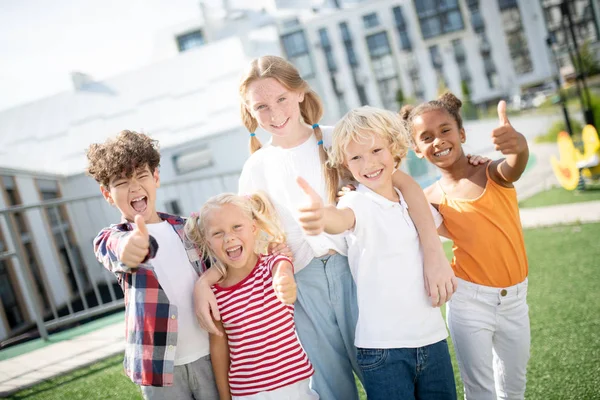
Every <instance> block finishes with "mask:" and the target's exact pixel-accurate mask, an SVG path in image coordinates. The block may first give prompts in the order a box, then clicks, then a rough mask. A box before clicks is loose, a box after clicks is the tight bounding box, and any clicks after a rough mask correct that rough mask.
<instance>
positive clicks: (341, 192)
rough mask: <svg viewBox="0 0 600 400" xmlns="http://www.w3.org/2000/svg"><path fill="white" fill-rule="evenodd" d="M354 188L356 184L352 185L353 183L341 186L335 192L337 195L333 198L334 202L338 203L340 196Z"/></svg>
mask: <svg viewBox="0 0 600 400" xmlns="http://www.w3.org/2000/svg"><path fill="white" fill-rule="evenodd" d="M354 190H356V186H354V185H353V184H351V183H349V184H347V185H346V186H343V187H342V188H341V189H340V191H339V192H337V196H336V198H335V202H336V203H339V202H340V199H341V198H342V197H344V196H345V195H346V193H350V192H352V191H354Z"/></svg>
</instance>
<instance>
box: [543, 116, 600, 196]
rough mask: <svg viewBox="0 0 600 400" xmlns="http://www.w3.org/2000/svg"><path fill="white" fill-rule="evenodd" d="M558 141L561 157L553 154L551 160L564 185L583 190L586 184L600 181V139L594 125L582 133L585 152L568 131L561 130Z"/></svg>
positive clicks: (587, 127)
mask: <svg viewBox="0 0 600 400" xmlns="http://www.w3.org/2000/svg"><path fill="white" fill-rule="evenodd" d="M556 141H557V143H558V152H559V155H560V159H556V157H554V156H553V157H552V158H551V160H550V161H551V162H552V169H553V170H554V174H555V175H556V177H557V178H558V181H559V182H560V184H561V186H562V187H564V188H565V189H567V190H575V189H578V190H583V189H585V186H586V184H587V185H589V184H591V183H593V182H600V139H599V138H598V132H596V128H594V126H593V125H586V126H585V127H584V128H583V132H582V133H581V141H582V148H583V153H582V152H581V151H580V149H579V148H577V147H576V146H575V143H573V139H572V138H571V136H570V135H569V134H568V133H567V132H560V133H559V134H558V138H557V140H556Z"/></svg>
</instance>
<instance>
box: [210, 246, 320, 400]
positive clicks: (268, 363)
mask: <svg viewBox="0 0 600 400" xmlns="http://www.w3.org/2000/svg"><path fill="white" fill-rule="evenodd" d="M282 260H285V261H290V260H289V258H287V257H285V256H282V255H267V256H264V255H261V256H259V259H258V262H257V263H256V266H255V267H254V269H253V270H252V272H251V273H250V274H249V275H248V276H247V277H246V278H244V279H243V280H242V281H240V282H239V283H237V284H236V285H234V286H231V287H227V288H224V287H221V286H219V285H215V286H214V287H213V291H214V292H215V296H216V297H217V303H218V306H219V312H220V314H221V321H222V322H223V327H224V328H225V332H226V333H227V337H228V343H229V355H230V358H231V365H230V367H229V387H230V389H231V394H232V395H233V396H250V395H253V394H256V393H259V392H266V391H270V390H275V389H278V388H280V387H284V386H287V385H291V384H293V383H296V382H299V381H301V380H304V379H307V378H309V377H310V376H312V374H313V373H314V370H313V367H312V365H311V363H310V361H309V360H308V357H307V356H306V353H305V352H304V349H303V348H302V346H301V345H300V341H299V340H298V337H297V336H296V328H295V325H294V306H293V305H291V306H287V305H284V304H283V303H281V302H280V301H279V300H278V299H277V297H276V296H275V290H273V278H272V276H271V270H272V269H273V267H274V266H275V264H277V262H279V261H282Z"/></svg>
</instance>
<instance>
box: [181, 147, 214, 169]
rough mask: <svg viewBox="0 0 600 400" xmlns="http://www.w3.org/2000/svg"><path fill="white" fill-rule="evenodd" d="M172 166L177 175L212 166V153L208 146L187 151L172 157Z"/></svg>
mask: <svg viewBox="0 0 600 400" xmlns="http://www.w3.org/2000/svg"><path fill="white" fill-rule="evenodd" d="M173 164H174V166H175V171H177V175H183V174H187V173H189V172H193V171H197V170H199V169H202V168H208V167H210V166H212V165H213V155H212V151H211V150H210V149H209V148H208V146H201V147H199V148H195V149H188V150H186V151H184V152H181V153H179V154H176V155H174V156H173Z"/></svg>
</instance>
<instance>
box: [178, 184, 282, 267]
mask: <svg viewBox="0 0 600 400" xmlns="http://www.w3.org/2000/svg"><path fill="white" fill-rule="evenodd" d="M225 204H232V205H234V206H236V207H238V208H240V209H241V210H242V211H243V212H244V214H245V215H246V216H247V217H248V218H249V219H250V220H253V221H254V222H255V223H256V227H257V228H258V230H259V235H258V237H257V241H256V245H255V248H254V249H253V251H254V252H255V253H257V254H265V253H266V251H267V247H268V246H269V244H271V243H284V242H285V234H284V232H283V230H282V229H281V225H280V223H279V217H278V216H277V212H276V211H275V208H274V207H273V205H272V204H271V202H270V201H269V199H268V197H267V196H266V195H265V194H264V193H261V192H257V193H254V194H252V195H246V196H239V195H236V194H233V193H223V194H219V195H217V196H213V197H211V198H210V199H208V200H207V201H206V203H204V205H203V206H202V208H201V209H200V211H199V212H198V213H197V214H196V213H194V214H192V216H191V217H190V218H188V220H187V221H186V223H185V228H184V231H185V234H186V236H187V237H188V238H189V239H190V240H191V241H192V242H194V243H195V244H196V245H197V246H198V247H199V249H200V251H201V252H202V254H204V255H207V256H208V257H209V259H210V262H211V265H212V267H214V268H216V269H217V270H218V271H219V272H220V273H221V275H222V276H223V278H225V277H226V276H227V266H226V265H225V263H223V261H221V260H219V259H218V258H217V257H216V255H215V253H214V251H213V250H212V249H211V248H210V246H209V240H208V237H207V232H208V228H209V226H208V225H207V218H208V215H209V213H210V212H211V211H213V210H216V209H219V208H221V207H223V206H224V205H225Z"/></svg>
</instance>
